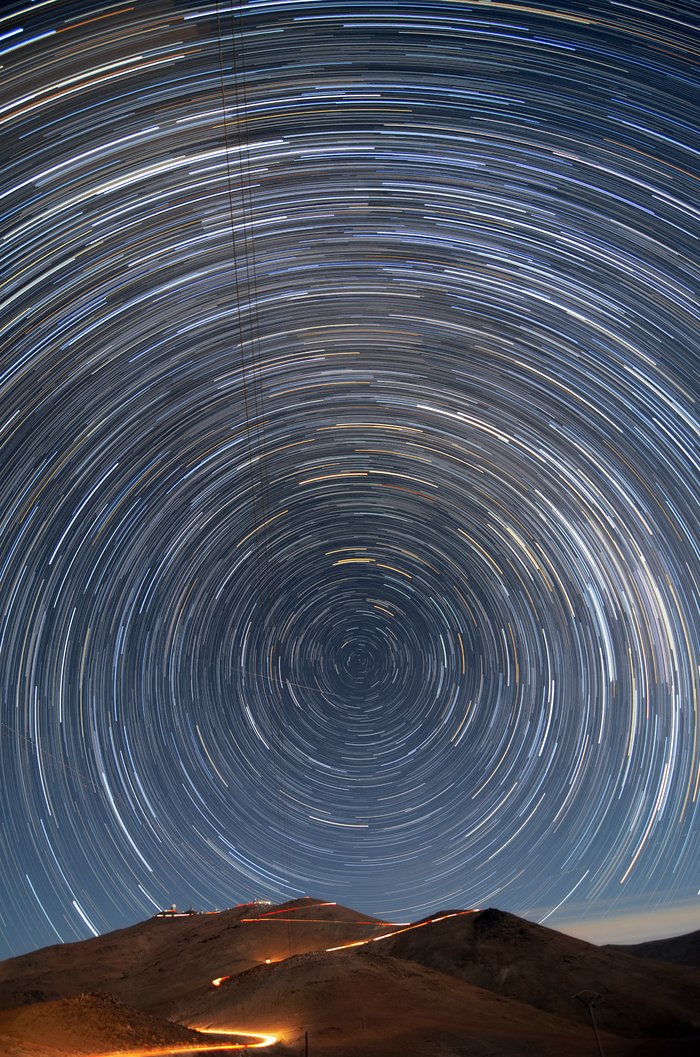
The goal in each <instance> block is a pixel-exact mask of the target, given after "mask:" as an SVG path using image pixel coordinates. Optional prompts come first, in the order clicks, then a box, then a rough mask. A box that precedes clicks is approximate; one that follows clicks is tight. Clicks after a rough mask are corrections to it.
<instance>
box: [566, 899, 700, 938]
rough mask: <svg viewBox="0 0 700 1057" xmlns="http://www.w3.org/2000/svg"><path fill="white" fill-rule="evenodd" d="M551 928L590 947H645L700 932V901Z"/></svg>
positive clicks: (577, 920)
mask: <svg viewBox="0 0 700 1057" xmlns="http://www.w3.org/2000/svg"><path fill="white" fill-rule="evenodd" d="M547 925H548V927H549V928H554V929H556V930H557V931H558V932H566V933H567V934H568V935H570V936H576V937H578V939H582V940H587V941H588V942H589V943H601V944H602V943H644V942H645V941H647V940H656V939H666V938H668V937H670V936H680V935H682V934H683V933H684V932H694V931H695V929H700V901H698V900H694V901H693V902H690V903H679V904H676V905H674V906H669V907H659V908H657V909H655V910H638V911H636V912H634V913H631V914H630V913H627V914H608V915H606V916H604V917H599V918H590V919H588V920H586V919H583V918H570V919H568V920H567V921H561V922H560V921H557V922H551V921H548V922H547Z"/></svg>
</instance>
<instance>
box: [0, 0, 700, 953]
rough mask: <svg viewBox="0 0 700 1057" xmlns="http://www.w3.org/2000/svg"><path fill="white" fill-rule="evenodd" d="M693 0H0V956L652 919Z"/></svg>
mask: <svg viewBox="0 0 700 1057" xmlns="http://www.w3.org/2000/svg"><path fill="white" fill-rule="evenodd" d="M699 16H700V9H699V8H698V6H697V4H695V3H690V4H683V5H676V4H672V3H665V2H650V0H638V2H630V3H627V2H624V3H623V2H615V0H572V2H570V3H567V2H564V0H561V2H557V0H546V2H542V3H541V2H539V0H533V2H532V3H527V2H520V0H513V2H507V3H506V2H487V0H482V2H479V0H475V2H471V3H461V2H458V0H457V2H447V0H432V2H412V0H407V2H390V0H385V2H374V0H367V2H355V0H344V2H340V0H339V2H326V0H315V2H313V0H248V2H246V3H233V5H231V4H230V3H228V2H220V3H218V4H217V3H216V2H209V3H203V2H198V0H183V2H177V0H173V2H171V3H166V2H151V0H139V2H138V3H133V4H123V3H111V2H106V3H98V2H97V0H94V2H81V0H76V2H72V0H62V2H56V0H44V2H37V3H33V4H31V3H26V2H25V3H17V4H13V5H11V6H9V7H8V6H7V5H5V7H4V10H3V14H2V15H1V16H0V64H1V65H2V70H1V76H0V149H1V151H2V159H3V169H2V185H1V188H0V214H1V217H2V221H1V231H2V247H3V248H2V276H3V279H2V312H1V313H0V350H1V351H0V370H1V374H0V379H1V382H0V385H1V388H0V430H1V436H2V475H1V478H0V488H1V490H2V505H1V507H0V513H1V516H2V533H1V535H0V592H1V593H0V657H1V658H2V666H1V667H0V678H1V680H2V726H1V728H0V733H1V738H0V753H1V759H2V784H1V789H0V825H1V827H2V829H1V834H2V839H1V844H2V849H3V851H2V865H1V866H0V877H1V878H2V900H1V902H0V936H1V937H2V943H3V951H2V955H3V956H7V955H9V954H11V953H15V954H16V953H20V952H22V951H24V950H28V949H30V948H32V947H37V946H41V945H45V944H48V943H53V942H57V941H58V940H72V939H75V938H82V937H84V936H87V935H89V934H90V933H91V932H96V931H105V930H107V929H109V928H115V927H118V926H121V925H123V924H126V923H128V922H131V921H134V920H137V919H139V918H141V917H144V916H147V915H149V914H152V913H154V911H155V908H160V907H161V906H165V905H169V904H170V903H171V902H172V901H173V900H175V899H176V900H177V901H178V903H179V904H181V905H190V904H192V905H195V906H198V907H201V908H210V907H225V906H230V905H232V904H234V903H237V902H239V901H242V900H246V899H251V898H255V897H264V898H269V899H274V900H280V899H287V898H293V897H296V896H299V895H302V894H305V893H309V894H311V895H314V896H318V897H320V898H323V899H334V900H338V901H340V902H342V903H345V904H346V905H351V906H355V907H357V908H358V909H361V910H364V911H367V912H370V913H373V914H377V915H379V916H382V917H386V916H392V915H393V916H395V917H400V918H401V919H408V918H410V917H412V918H415V917H418V916H420V915H423V914H425V913H428V912H429V911H432V910H436V909H439V908H458V907H470V906H476V905H479V906H486V905H489V904H492V905H497V906H500V907H502V908H504V909H509V910H512V911H514V912H516V913H520V914H524V915H526V916H528V915H529V916H532V917H534V918H536V919H538V920H546V921H547V923H548V924H549V925H552V926H553V927H555V928H556V927H557V922H558V921H563V920H564V919H565V916H566V914H567V913H575V914H578V915H579V916H580V917H582V918H587V917H588V918H593V917H596V916H600V915H601V914H605V913H612V912H614V913H616V914H619V913H622V912H624V911H625V910H626V909H627V908H629V909H630V910H635V911H638V910H639V909H640V908H641V909H643V910H650V909H651V910H653V909H654V908H657V909H658V908H665V907H668V906H672V905H675V904H677V903H678V904H683V905H686V904H691V903H692V901H693V900H694V899H695V898H696V897H697V890H698V865H699V862H698V841H697V833H698V829H697V812H698V741H697V738H698V730H697V721H698V681H699V657H698V642H700V606H699V604H698V600H699V593H700V592H699V584H700V561H699V553H698V495H699V487H698V485H699V474H698V470H699V466H698V459H699V456H698V452H699V451H700V447H699V445H698V417H697V398H698V389H699V386H698V381H699V379H698V362H699V361H698V351H697V334H698V330H697V294H698V231H699V226H698V184H697V173H698V169H697V161H698V135H697V116H698V94H697V90H698V80H699V76H698V69H699V68H700V67H699V65H698V49H699V46H700V33H698V24H699ZM688 927H690V926H688ZM695 927H697V925H696V926H695ZM679 931H680V930H679Z"/></svg>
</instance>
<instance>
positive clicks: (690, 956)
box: [603, 929, 700, 969]
mask: <svg viewBox="0 0 700 1057" xmlns="http://www.w3.org/2000/svg"><path fill="white" fill-rule="evenodd" d="M603 950H605V951H619V952H620V953H621V954H631V955H632V956H633V957H635V958H651V959H652V960H653V961H662V962H672V963H673V964H675V965H691V966H693V967H694V968H696V969H698V968H700V929H697V930H696V931H695V932H687V933H686V934H685V935H683V936H672V937H671V938H670V939H667V940H647V942H646V943H630V944H620V943H609V944H607V945H606V946H605V947H603Z"/></svg>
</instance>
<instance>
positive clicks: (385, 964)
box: [190, 945, 629, 1057]
mask: <svg viewBox="0 0 700 1057" xmlns="http://www.w3.org/2000/svg"><path fill="white" fill-rule="evenodd" d="M190 1014H191V1017H192V1020H191V1022H192V1023H197V1025H198V1026H200V1027H216V1026H218V1025H226V1024H230V1023H232V1022H235V1023H236V1024H237V1025H238V1026H239V1027H240V1029H241V1030H245V1028H246V1026H248V1027H250V1028H251V1029H252V1028H253V1026H254V1025H259V1024H260V1023H262V1022H265V1023H267V1025H268V1027H269V1030H270V1031H273V1032H275V1033H276V1034H278V1035H279V1036H280V1037H282V1038H283V1039H284V1040H286V1041H287V1043H288V1046H289V1052H290V1053H298V1052H299V1047H298V1042H299V1041H300V1040H301V1039H302V1038H303V1035H304V1032H305V1031H308V1033H309V1053H313V1054H314V1055H324V1054H325V1055H328V1057H407V1055H409V1054H420V1055H421V1057H429V1055H433V1054H434V1055H436V1057H437V1055H440V1057H448V1055H455V1057H458V1055H464V1057H467V1055H469V1057H487V1055H488V1057H492V1055H495V1054H498V1055H499V1057H561V1055H563V1054H566V1055H567V1057H578V1055H579V1054H580V1055H581V1057H590V1053H591V1043H592V1041H593V1037H592V1033H591V1030H590V1028H586V1027H585V1026H584V1027H580V1026H578V1025H573V1024H570V1023H567V1022H566V1021H563V1020H561V1019H560V1018H558V1017H555V1016H552V1015H551V1014H548V1013H543V1012H540V1011H539V1010H534V1009H532V1008H528V1007H527V1006H524V1005H522V1004H521V1003H519V1002H514V1001H512V1000H510V999H507V998H503V997H502V996H499V995H495V994H493V993H492V992H489V991H484V990H481V989H479V988H476V987H473V986H472V985H470V984H466V983H463V982H462V981H459V980H455V979H453V978H450V977H448V976H444V975H443V974H441V973H438V972H435V971H434V970H429V969H426V968H424V967H422V966H419V965H416V964H412V963H410V962H406V961H402V960H400V959H397V958H392V957H389V956H386V955H384V954H380V953H378V949H377V948H376V947H375V946H374V945H372V949H369V948H362V949H360V950H357V951H346V952H340V953H337V954H326V953H323V954H307V955H302V956H300V957H295V958H291V959H289V960H287V961H285V962H281V963H279V964H277V965H271V966H261V967H259V968H256V969H252V970H250V971H249V972H246V973H244V974H242V975H241V976H239V977H237V978H235V979H232V980H230V981H228V982H227V983H225V984H223V985H222V986H221V987H220V988H219V989H218V991H216V992H215V993H210V994H209V995H208V996H206V998H205V999H204V1000H203V1001H202V1002H200V1008H199V1009H198V1010H194V1009H193V1010H190ZM604 1039H605V1045H606V1053H607V1054H608V1055H609V1057H621V1055H623V1054H625V1053H626V1052H627V1050H628V1048H629V1043H626V1042H623V1041H622V1040H620V1039H615V1038H613V1037H612V1036H604Z"/></svg>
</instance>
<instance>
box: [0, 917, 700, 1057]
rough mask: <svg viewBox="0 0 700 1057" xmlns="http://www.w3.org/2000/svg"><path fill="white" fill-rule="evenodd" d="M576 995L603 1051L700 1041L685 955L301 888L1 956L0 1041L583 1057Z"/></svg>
mask: <svg viewBox="0 0 700 1057" xmlns="http://www.w3.org/2000/svg"><path fill="white" fill-rule="evenodd" d="M88 991H89V992H94V991H99V992H100V993H101V994H99V995H87V996H86V995H85V992H88ZM582 991H592V992H595V993H597V994H598V995H599V996H600V1003H599V1004H598V1005H596V1007H595V1013H596V1017H597V1021H598V1025H599V1027H600V1032H601V1041H602V1043H603V1045H604V1050H605V1054H606V1057H661V1055H664V1057H670V1055H671V1054H673V1055H678V1057H680V1055H681V1054H683V1053H686V1052H687V1053H690V1052H692V1050H693V1049H694V1044H695V1043H697V1044H698V1045H700V1021H699V1019H698V1013H699V1011H700V971H699V970H697V969H693V968H690V967H687V966H679V965H669V964H666V963H656V962H654V961H649V960H646V961H645V960H643V959H641V958H638V957H637V958H635V957H631V956H630V955H628V954H627V953H625V952H624V951H623V952H620V951H617V950H612V949H609V948H608V949H604V948H600V947H595V946H593V945H592V944H589V943H585V942H583V941H582V940H577V939H574V938H573V937H570V936H564V935H562V934H561V933H558V932H555V931H553V930H551V929H547V928H544V927H542V926H540V925H534V924H532V923H531V922H528V921H525V920H523V919H521V918H518V917H515V916H514V915H512V914H507V913H504V912H503V911H499V910H494V909H489V910H483V911H444V912H441V913H439V914H436V915H433V916H432V917H430V918H427V919H425V920H424V921H421V922H415V923H413V924H412V925H410V926H397V925H392V924H389V923H387V922H382V921H379V920H378V919H376V918H372V917H369V916H367V915H364V914H360V913H358V912H357V911H355V910H351V909H349V908H347V907H342V906H338V905H336V904H335V903H329V902H326V901H321V900H313V899H306V898H305V899H300V900H294V901H292V902H289V903H286V904H282V905H281V906H275V907H272V906H267V905H261V904H248V905H246V906H242V907H235V908H232V909H230V910H225V911H222V912H220V913H215V914H195V915H192V916H188V917H176V916H167V917H156V918H152V919H150V920H149V921H145V922H142V923H140V924H138V925H133V926H132V927H130V928H126V929H121V930H119V931H117V932H112V933H109V934H108V935H105V936H98V937H95V938H93V939H90V940H85V941H83V942H82V943H72V944H64V945H60V946H54V947H47V948H45V949H43V950H40V951H35V952H33V953H31V954H27V955H23V956H21V957H19V958H13V959H10V960H9V961H6V962H2V963H0V1010H2V1009H4V1010H5V1011H6V1012H4V1013H2V1012H0V1053H2V1055H3V1057H10V1055H11V1057H68V1055H69V1054H71V1055H77V1054H80V1053H90V1054H93V1055H97V1054H100V1053H109V1052H110V1050H117V1049H119V1051H120V1053H124V1054H128V1052H129V1051H130V1050H131V1051H134V1050H136V1049H137V1048H138V1047H141V1049H142V1050H144V1049H146V1048H147V1047H149V1046H150V1047H152V1046H153V1045H154V1044H155V1042H154V1040H155V1039H156V1038H158V1036H159V1034H160V1045H161V1046H162V1045H168V1044H172V1045H175V1044H176V1041H177V1040H176V1033H178V1032H179V1033H182V1032H183V1031H185V1028H184V1027H182V1026H181V1025H186V1026H187V1028H199V1029H202V1030H206V1029H212V1030H218V1031H224V1030H225V1031H228V1032H231V1033H238V1032H241V1033H245V1032H250V1033H254V1032H258V1033H263V1032H264V1033H269V1034H271V1035H275V1036H277V1037H278V1039H279V1040H280V1041H279V1042H278V1043H277V1044H276V1046H274V1047H273V1050H272V1051H271V1052H276V1053H277V1054H279V1055H280V1057H282V1055H289V1057H292V1055H294V1057H296V1055H298V1053H299V1052H300V1046H301V1044H302V1042H303V1039H304V1034H305V1033H308V1036H309V1053H310V1054H313V1055H314V1057H406V1055H409V1054H420V1055H421V1057H487V1055H488V1057H561V1055H565V1057H592V1055H593V1054H594V1053H595V1052H596V1051H595V1046H596V1044H595V1039H594V1036H593V1030H592V1025H591V1022H590V1017H589V1012H588V1009H587V1008H586V1007H585V1006H584V1005H583V1004H582V1003H581V1002H580V1001H578V1000H577V999H576V998H575V997H574V996H576V995H577V994H578V993H579V992H582ZM76 996H77V997H76ZM69 1029H70V1031H72V1032H73V1036H71V1037H72V1038H74V1039H81V1040H84V1041H83V1042H81V1043H80V1045H78V1043H77V1042H74V1043H73V1044H71V1042H70V1039H69V1037H68V1035H67V1034H66V1032H67V1031H68V1030H69ZM171 1031H172V1032H173V1033H175V1034H173V1035H172V1036H171V1037H168V1033H169V1032H171ZM181 1044H182V1043H181ZM81 1047H86V1048H81ZM161 1052H164V1051H163V1050H161Z"/></svg>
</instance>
